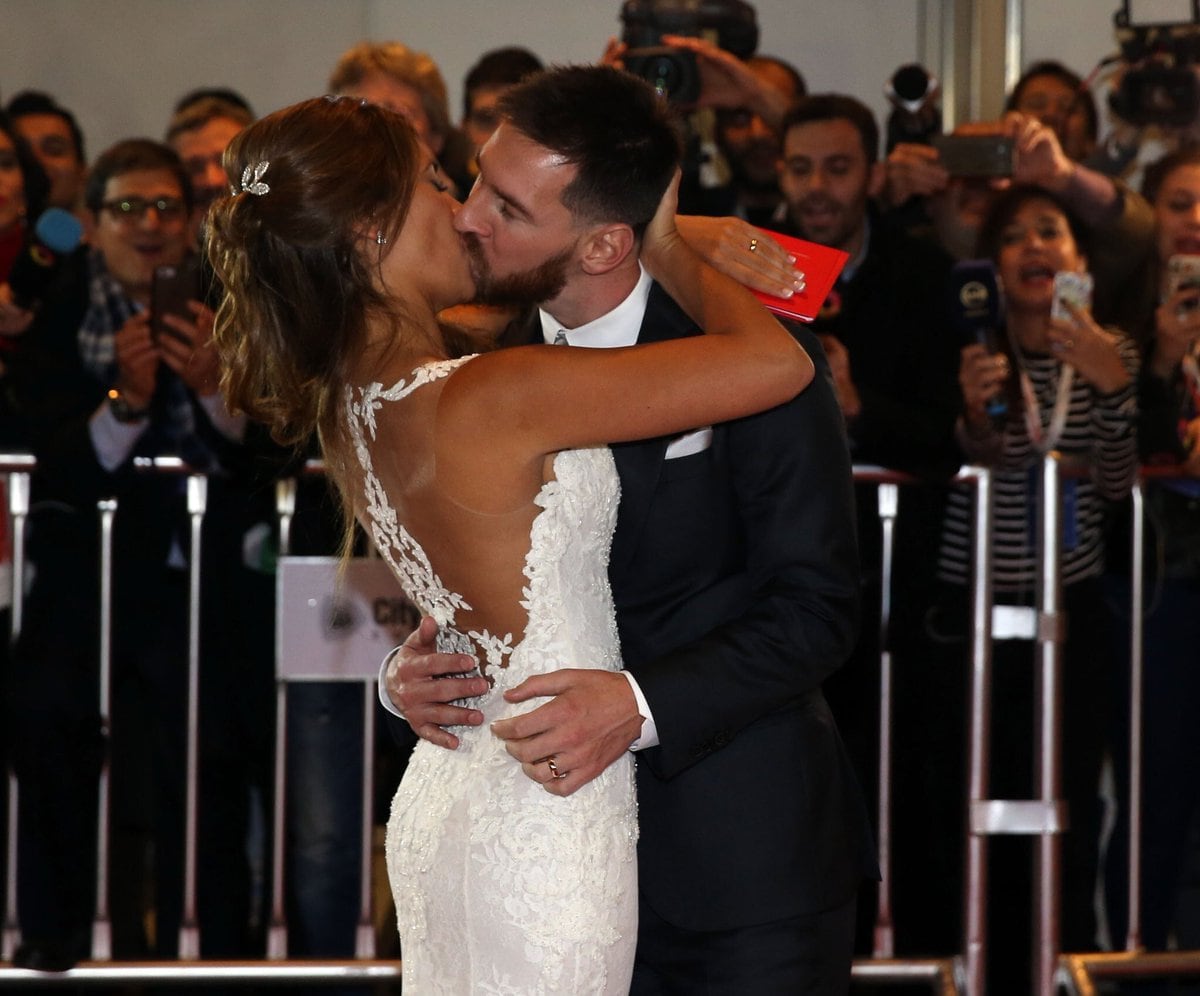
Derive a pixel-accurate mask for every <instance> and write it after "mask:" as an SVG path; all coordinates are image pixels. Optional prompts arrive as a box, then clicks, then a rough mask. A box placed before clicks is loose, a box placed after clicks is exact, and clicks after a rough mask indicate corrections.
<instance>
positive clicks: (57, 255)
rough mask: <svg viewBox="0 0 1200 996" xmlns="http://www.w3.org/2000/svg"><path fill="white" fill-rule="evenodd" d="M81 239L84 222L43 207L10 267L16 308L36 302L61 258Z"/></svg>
mask: <svg viewBox="0 0 1200 996" xmlns="http://www.w3.org/2000/svg"><path fill="white" fill-rule="evenodd" d="M82 241H83V226H82V225H81V224H80V223H79V219H78V218H76V217H75V215H73V214H71V212H70V211H64V210H63V209H62V208H56V207H52V208H46V210H45V211H43V212H42V213H41V215H40V216H39V218H38V220H37V224H36V225H34V226H33V233H32V234H31V235H30V237H29V239H28V240H27V241H26V243H25V247H24V248H23V249H22V251H21V254H20V255H19V256H18V257H17V258H16V261H15V262H14V263H13V265H12V269H11V270H9V273H8V285H9V286H10V287H11V288H12V292H13V303H14V304H16V305H17V307H18V308H32V307H33V306H34V305H36V304H37V303H38V301H40V300H41V298H42V295H43V294H44V293H45V292H46V289H47V288H48V287H49V286H50V281H51V280H53V278H54V274H55V273H56V272H57V271H58V267H59V264H60V263H61V261H62V258H63V257H64V256H65V255H67V254H68V253H71V252H74V251H75V249H77V248H78V246H79V243H80V242H82Z"/></svg>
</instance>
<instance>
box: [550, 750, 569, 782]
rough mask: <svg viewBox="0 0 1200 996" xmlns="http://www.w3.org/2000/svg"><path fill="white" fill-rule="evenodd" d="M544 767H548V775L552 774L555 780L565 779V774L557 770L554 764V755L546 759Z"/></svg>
mask: <svg viewBox="0 0 1200 996" xmlns="http://www.w3.org/2000/svg"><path fill="white" fill-rule="evenodd" d="M546 767H548V768H549V769H550V774H552V775H553V776H554V777H555V778H566V777H567V773H566V772H565V771H559V770H558V765H557V764H555V763H554V755H553V754H551V755H550V756H549V757H548V758H546Z"/></svg>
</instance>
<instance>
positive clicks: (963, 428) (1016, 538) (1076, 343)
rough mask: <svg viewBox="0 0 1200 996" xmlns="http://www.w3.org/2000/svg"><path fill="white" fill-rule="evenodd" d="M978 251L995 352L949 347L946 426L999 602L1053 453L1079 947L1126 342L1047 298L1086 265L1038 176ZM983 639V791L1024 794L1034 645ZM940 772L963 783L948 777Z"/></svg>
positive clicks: (957, 692)
mask: <svg viewBox="0 0 1200 996" xmlns="http://www.w3.org/2000/svg"><path fill="white" fill-rule="evenodd" d="M979 254H980V255H981V256H987V257H988V258H990V259H991V260H992V261H993V262H994V264H995V266H996V269H997V272H998V275H999V278H1000V281H1001V285H1002V287H1003V299H1004V308H1005V325H1006V332H1007V337H1006V339H1005V340H1004V341H1002V342H1001V343H999V344H998V348H996V349H995V350H994V351H989V350H988V349H986V348H985V347H984V346H982V345H978V344H972V345H967V346H965V347H964V348H963V350H962V359H961V364H960V371H959V382H960V385H961V387H962V393H963V411H962V416H961V418H960V420H959V423H958V427H957V435H958V439H959V443H960V446H961V448H962V452H963V457H964V460H965V462H968V463H975V464H985V465H987V466H990V467H992V468H993V470H994V478H993V484H992V488H993V508H992V514H993V536H992V557H993V568H992V589H993V593H994V597H995V600H996V602H997V603H1000V604H1014V605H1026V606H1032V605H1035V604H1036V597H1037V584H1038V560H1037V545H1038V539H1037V537H1038V529H1039V522H1040V513H1039V507H1040V504H1041V497H1040V486H1039V481H1040V474H1041V464H1042V459H1041V458H1042V456H1043V454H1046V453H1048V452H1050V451H1052V450H1055V451H1057V452H1059V453H1060V454H1061V455H1062V459H1063V474H1062V493H1063V500H1062V503H1061V518H1062V523H1063V528H1062V532H1063V544H1062V558H1061V571H1062V575H1061V576H1062V581H1063V605H1064V608H1065V616H1066V627H1065V633H1066V642H1065V645H1064V653H1063V657H1062V662H1063V679H1062V689H1063V709H1062V716H1063V730H1062V742H1063V786H1064V795H1065V797H1066V799H1067V801H1068V805H1069V812H1070V826H1071V828H1070V830H1069V831H1068V833H1067V834H1066V836H1065V837H1064V844H1063V858H1064V860H1063V900H1062V924H1063V930H1062V943H1063V949H1064V950H1068V951H1075V950H1092V949H1093V948H1094V947H1095V944H1096V940H1095V917H1094V915H1093V912H1092V906H1093V901H1092V897H1093V895H1094V890H1095V881H1096V870H1097V860H1098V859H1097V849H1098V837H1099V801H1098V781H1099V774H1100V766H1101V761H1102V757H1103V752H1104V748H1105V743H1104V732H1105V730H1104V726H1103V723H1102V722H1100V721H1099V720H1098V717H1099V716H1102V715H1103V714H1104V712H1105V707H1106V700H1107V690H1108V684H1109V674H1110V663H1109V661H1110V657H1111V645H1110V634H1109V627H1108V626H1107V625H1106V612H1105V603H1104V600H1103V597H1102V591H1101V586H1100V575H1101V572H1102V571H1103V568H1104V529H1105V518H1106V514H1107V509H1108V506H1109V503H1111V502H1115V501H1119V500H1121V499H1122V498H1123V497H1125V496H1126V495H1127V494H1128V491H1129V487H1130V484H1131V482H1132V480H1133V475H1134V473H1135V471H1136V467H1137V462H1136V461H1137V452H1136V435H1135V430H1136V415H1137V405H1136V397H1135V378H1136V373H1137V369H1138V356H1137V349H1136V346H1135V345H1134V343H1133V342H1132V341H1131V340H1130V339H1128V338H1127V337H1126V336H1124V335H1123V334H1121V333H1120V332H1118V331H1116V330H1114V329H1107V328H1102V327H1101V326H1100V325H1098V324H1097V323H1096V322H1095V321H1094V320H1093V319H1092V317H1091V315H1090V313H1089V309H1088V308H1087V307H1086V306H1082V307H1081V306H1079V305H1077V304H1071V305H1068V306H1067V307H1066V309H1065V311H1064V310H1059V309H1055V307H1054V304H1055V297H1056V293H1055V287H1056V280H1055V278H1056V274H1064V273H1066V274H1076V275H1082V274H1085V273H1086V272H1087V263H1088V260H1087V256H1086V253H1085V251H1084V244H1083V238H1082V233H1081V230H1080V227H1079V224H1078V222H1077V221H1076V220H1075V219H1074V218H1073V216H1072V215H1071V214H1070V213H1069V212H1068V211H1067V209H1066V208H1065V207H1063V205H1062V204H1061V203H1060V202H1059V201H1058V200H1056V199H1055V198H1054V197H1053V196H1052V195H1050V194H1048V193H1047V192H1046V191H1044V190H1041V189H1039V188H1033V187H1020V186H1018V187H1013V188H1011V189H1010V190H1008V191H1006V192H1005V193H1004V194H1002V195H1001V196H1000V197H999V199H998V200H997V201H996V202H995V204H994V205H993V207H992V208H991V210H990V211H989V213H988V215H987V217H986V218H985V220H984V224H983V226H982V228H981V231H980V252H979ZM1068 279H1070V278H1068ZM971 509H972V494H971V492H970V491H969V490H964V489H957V490H955V491H954V492H953V493H952V495H951V498H950V501H949V504H948V508H947V516H946V524H945V527H944V530H943V535H942V541H941V546H940V550H939V560H938V573H939V576H940V578H941V579H942V581H944V582H946V584H947V586H948V587H947V591H948V592H956V593H957V598H953V597H950V598H947V600H946V603H947V604H957V605H959V606H960V609H961V610H962V612H961V615H960V616H959V618H958V619H956V620H954V623H953V627H954V628H953V629H950V628H948V627H947V623H948V622H949V621H950V620H949V617H947V616H941V617H938V616H936V615H934V616H931V620H930V621H931V631H932V635H933V636H934V638H935V639H938V638H942V639H946V638H947V637H949V636H950V635H951V634H957V635H959V636H961V635H962V634H964V633H965V632H966V631H967V621H966V619H965V604H966V600H965V597H964V593H965V589H966V586H967V584H968V582H969V579H970V565H971V536H972V529H971V521H972V516H971ZM956 650H957V652H958V656H956V657H955V659H954V662H953V663H951V662H950V661H949V660H947V663H946V670H945V678H946V681H947V685H948V688H950V689H951V690H952V691H951V693H950V694H948V696H947V698H946V699H945V700H944V701H942V702H939V703H937V704H935V705H934V706H932V707H931V708H934V709H939V708H940V709H944V710H945V711H946V712H947V713H948V714H950V715H954V716H961V715H963V714H964V709H965V703H966V698H965V675H966V668H965V666H964V662H963V659H962V656H961V653H962V652H963V651H964V650H965V640H964V641H962V642H959V643H958V644H957V645H956ZM994 654H995V658H994V659H995V666H994V668H993V672H992V674H993V688H992V756H993V758H994V763H993V764H992V771H991V785H990V792H989V794H990V797H991V798H996V799H1028V798H1033V797H1034V794H1035V784H1034V780H1033V771H1034V770H1035V758H1034V754H1033V744H1034V742H1035V726H1034V721H1033V710H1032V703H1033V702H1034V701H1035V700H1036V695H1035V689H1036V686H1037V681H1038V673H1037V670H1036V668H1035V667H1034V655H1033V653H1032V652H1031V644H1030V643H1029V642H1027V641H1016V642H1008V643H997V644H996V645H995V647H994ZM950 784H953V785H961V784H963V783H962V781H961V778H959V779H958V780H953V779H952V780H951V781H950ZM957 812H958V813H961V809H959V810H957ZM955 825H957V821H955ZM989 846H990V849H991V853H992V855H993V857H994V860H995V861H997V862H998V863H999V867H998V868H994V869H993V872H992V874H991V877H990V881H991V883H992V889H993V895H994V898H997V901H999V897H998V896H996V895H995V894H996V893H1008V895H1009V896H1012V891H1011V890H1013V887H1014V883H1019V882H1022V881H1023V880H1024V878H1025V876H1026V875H1027V871H1026V870H1027V869H1028V867H1029V854H1030V851H1029V842H1028V840H1027V839H1022V838H1015V837H1013V838H1006V837H998V838H994V839H993V840H992V842H991V844H990V845H989ZM1000 869H1003V871H1000ZM1018 888H1019V887H1018ZM1007 906H1008V904H1007V903H1005V904H1004V905H1003V906H996V905H993V906H992V908H993V909H998V908H1006V907H1007ZM1012 909H1015V910H1025V909H1028V903H1027V895H1026V896H1024V897H1022V896H1018V897H1016V900H1015V903H1014V904H1013V905H1012ZM992 921H993V928H994V929H995V930H996V931H997V933H998V936H997V937H996V938H995V946H994V947H993V949H992V953H991V956H990V961H991V964H992V966H993V968H994V969H995V971H996V972H997V973H999V975H1000V976H1003V984H999V985H998V989H997V991H1001V992H1010V991H1012V992H1015V991H1019V990H1020V989H1021V988H1022V987H1024V986H1027V985H1028V979H1029V973H1028V969H1027V966H1028V962H1027V960H1026V958H1025V953H1026V952H1027V951H1028V950H1029V944H1028V938H1027V936H1021V937H1017V936H1012V935H1013V933H1014V932H1018V933H1019V932H1021V931H1023V930H1024V928H1025V927H1026V926H1027V924H1028V920H1027V919H1026V918H1025V917H1024V916H1000V917H993V918H992Z"/></svg>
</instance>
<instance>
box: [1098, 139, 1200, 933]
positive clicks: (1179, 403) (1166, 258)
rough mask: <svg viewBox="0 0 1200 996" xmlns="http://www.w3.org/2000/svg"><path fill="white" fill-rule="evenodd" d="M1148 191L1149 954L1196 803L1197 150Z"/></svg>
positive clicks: (1124, 590) (1119, 590)
mask: <svg viewBox="0 0 1200 996" xmlns="http://www.w3.org/2000/svg"><path fill="white" fill-rule="evenodd" d="M1143 189H1144V192H1145V195H1146V197H1147V198H1148V199H1149V201H1150V202H1151V204H1152V205H1153V206H1154V213H1155V218H1156V222H1157V224H1156V239H1155V251H1154V256H1153V259H1152V260H1151V263H1150V265H1149V267H1147V271H1146V273H1145V277H1146V285H1145V294H1144V296H1143V297H1142V319H1141V321H1140V322H1139V323H1138V325H1137V326H1136V328H1135V332H1136V333H1137V336H1138V339H1139V342H1140V343H1141V347H1142V351H1143V357H1144V359H1143V364H1142V369H1141V374H1140V376H1139V378H1138V404H1139V423H1138V445H1139V449H1140V453H1141V459H1142V462H1143V463H1144V464H1147V465H1150V466H1153V467H1161V468H1169V469H1173V470H1174V471H1175V472H1176V473H1177V475H1178V476H1166V477H1161V478H1158V479H1154V480H1150V481H1148V482H1147V486H1146V491H1145V525H1146V550H1147V551H1148V554H1147V563H1146V564H1145V565H1143V567H1142V569H1143V571H1144V576H1145V578H1146V591H1145V595H1144V599H1143V605H1144V607H1145V608H1144V612H1143V615H1142V626H1143V658H1142V675H1143V686H1142V688H1143V723H1144V725H1145V729H1146V730H1149V731H1153V734H1152V735H1150V736H1146V737H1144V738H1143V741H1142V751H1143V754H1142V769H1141V775H1142V816H1143V818H1142V824H1141V826H1142V830H1141V833H1142V839H1141V848H1140V852H1139V854H1140V860H1141V911H1140V912H1141V940H1142V943H1143V944H1144V945H1145V947H1146V949H1147V950H1149V951H1163V950H1166V949H1167V945H1168V942H1169V940H1170V938H1171V935H1172V930H1173V928H1174V927H1175V925H1176V918H1177V910H1178V909H1179V896H1180V893H1181V890H1182V888H1183V880H1184V867H1185V864H1186V861H1187V858H1186V855H1187V853H1188V847H1189V843H1188V827H1189V826H1191V823H1192V820H1193V818H1194V816H1195V813H1196V811H1197V808H1198V807H1200V791H1198V786H1200V777H1198V772H1197V767H1196V765H1197V759H1198V758H1200V741H1198V740H1197V733H1198V727H1197V724H1196V723H1195V722H1194V720H1195V715H1196V710H1197V708H1200V683H1198V681H1197V676H1198V675H1200V669H1198V668H1197V666H1196V663H1197V662H1196V647H1197V646H1198V645H1200V633H1198V632H1197V628H1196V624H1197V613H1196V605H1197V604H1200V603H1198V602H1197V595H1198V594H1200V530H1198V529H1197V522H1200V517H1198V515H1197V509H1198V508H1200V505H1198V503H1200V480H1197V478H1198V477H1200V149H1198V148H1196V147H1194V146H1193V147H1189V148H1183V149H1179V150H1177V151H1175V152H1171V153H1168V154H1167V155H1166V156H1164V157H1163V158H1161V159H1159V160H1157V161H1156V162H1153V163H1151V164H1150V165H1149V166H1147V167H1146V172H1145V178H1144V183H1143ZM1118 535H1124V534H1123V533H1119V534H1118ZM1110 580H1111V583H1112V584H1113V588H1114V599H1113V602H1114V604H1115V605H1116V606H1118V608H1119V609H1120V611H1121V612H1122V615H1123V616H1124V615H1125V614H1126V612H1127V611H1128V609H1129V606H1130V576H1129V568H1128V566H1127V565H1125V564H1124V563H1121V564H1118V565H1116V566H1114V568H1113V571H1112V577H1111V579H1110ZM1128 645H1129V642H1128V640H1123V641H1122V642H1121V643H1120V644H1119V646H1121V647H1122V648H1124V647H1128ZM1122 657H1123V658H1124V654H1122ZM1123 663H1125V661H1123ZM1127 674H1128V668H1127V667H1126V668H1123V669H1122V670H1121V672H1120V673H1119V675H1118V677H1119V682H1120V683H1119V685H1118V688H1119V690H1120V692H1121V693H1124V694H1122V701H1126V700H1127V691H1126V689H1127V685H1126V681H1127V679H1126V675H1127ZM1128 719H1129V716H1128V710H1127V709H1122V710H1121V711H1119V712H1117V713H1115V714H1114V716H1113V720H1114V727H1113V729H1114V733H1113V747H1114V752H1113V754H1114V760H1115V762H1116V769H1117V779H1116V785H1117V792H1118V803H1119V808H1118V819H1117V824H1116V828H1115V832H1114V837H1113V840H1112V842H1111V844H1110V845H1109V849H1108V867H1107V869H1106V871H1107V875H1106V886H1107V899H1108V916H1109V923H1110V925H1111V930H1112V934H1113V942H1114V944H1120V943H1121V942H1122V941H1123V940H1124V938H1125V933H1126V929H1127V923H1128V911H1127V905H1128V893H1127V885H1128V863H1127V862H1128V855H1129V837H1128V830H1129V806H1128V803H1129V799H1128V788H1129V777H1128V766H1129V755H1128V743H1129V731H1128V725H1127V724H1128Z"/></svg>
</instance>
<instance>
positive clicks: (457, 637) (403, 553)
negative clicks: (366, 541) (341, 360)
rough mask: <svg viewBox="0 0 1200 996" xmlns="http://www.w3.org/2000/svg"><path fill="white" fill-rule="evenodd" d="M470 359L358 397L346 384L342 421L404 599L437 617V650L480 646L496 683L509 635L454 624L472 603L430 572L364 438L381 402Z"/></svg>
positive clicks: (381, 546)
mask: <svg viewBox="0 0 1200 996" xmlns="http://www.w3.org/2000/svg"><path fill="white" fill-rule="evenodd" d="M469 359H471V357H470V356H463V357H460V358H459V359H456V360H439V361H438V362H435V363H427V364H425V365H424V366H420V367H417V369H416V370H414V371H413V373H412V377H411V379H409V380H402V381H400V382H399V383H397V384H395V385H393V386H392V387H390V388H386V389H385V388H384V386H383V385H382V384H380V383H374V384H368V385H367V386H366V387H362V388H359V391H358V394H359V397H358V400H357V401H355V397H354V388H353V387H347V388H346V420H347V423H348V424H349V426H350V434H351V438H352V439H353V441H354V450H355V453H356V454H357V456H358V462H359V465H360V466H361V467H362V469H363V479H364V487H365V491H366V501H367V504H366V512H367V516H368V517H369V518H370V520H371V530H370V531H371V542H373V543H374V544H375V548H376V549H377V550H378V551H379V554H380V556H382V557H383V559H384V560H386V561H387V563H388V565H389V566H390V567H391V568H392V570H393V571H394V572H395V573H396V576H397V577H398V578H399V579H400V585H401V587H403V588H404V590H405V592H406V593H407V594H408V597H409V598H411V599H412V600H413V602H415V603H416V605H417V606H418V607H419V608H420V609H421V611H422V612H424V613H426V614H427V615H431V616H433V618H434V619H436V620H437V623H438V629H439V636H438V649H439V650H441V651H443V652H445V653H455V654H468V655H470V656H472V657H475V658H476V660H478V656H477V654H476V652H475V648H476V647H478V648H479V649H480V650H481V651H482V652H483V656H484V661H483V662H480V666H479V671H480V674H482V675H483V676H484V677H487V678H488V681H489V682H490V683H493V684H494V679H493V678H492V677H491V676H489V675H488V674H487V671H488V668H489V667H491V668H495V667H504V666H505V664H506V660H507V658H508V656H509V655H510V654H511V653H512V649H513V648H512V639H513V637H512V634H511V633H506V634H505V635H504V636H502V637H501V636H494V635H492V634H491V633H489V632H487V630H484V631H483V632H482V633H479V632H475V631H469V632H467V633H462V632H459V631H458V629H457V628H455V618H456V613H457V612H458V610H459V609H462V610H464V611H470V609H471V606H470V605H469V604H468V603H467V600H466V599H465V598H463V596H462V595H460V594H458V593H457V592H454V591H451V590H450V589H449V588H447V587H446V586H445V585H444V584H443V583H442V580H441V578H439V577H438V576H437V574H436V572H435V571H434V570H433V565H432V564H430V562H429V557H428V556H426V554H425V551H424V550H422V549H421V544H419V543H418V542H417V541H416V540H415V539H414V538H413V536H412V534H411V533H409V531H408V530H407V529H405V528H404V526H403V525H401V524H400V522H399V520H398V519H397V517H396V510H395V509H393V508H392V506H391V503H390V502H389V501H388V498H387V494H386V492H385V491H384V489H383V486H382V485H381V484H380V483H379V479H378V478H377V477H376V476H375V470H374V465H373V464H372V462H371V451H370V449H369V447H368V445H367V436H370V439H371V441H372V442H373V441H374V440H375V434H376V431H377V426H376V422H375V413H376V412H377V411H379V409H381V408H382V407H383V403H384V402H385V401H400V400H402V399H404V398H406V397H408V395H410V394H412V392H413V391H415V390H416V389H417V388H419V387H421V386H423V385H425V384H429V383H431V382H432V381H435V380H439V379H441V378H442V377H445V376H447V375H448V374H449V373H450V372H451V371H453V370H454V369H455V368H456V367H458V366H459V365H460V364H462V363H464V362H466V361H467V360H469ZM472 641H473V642H472Z"/></svg>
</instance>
